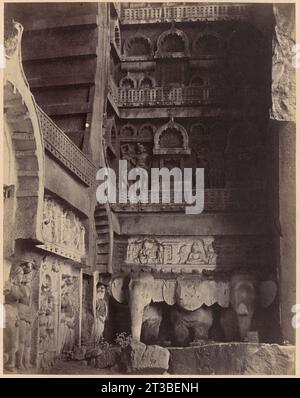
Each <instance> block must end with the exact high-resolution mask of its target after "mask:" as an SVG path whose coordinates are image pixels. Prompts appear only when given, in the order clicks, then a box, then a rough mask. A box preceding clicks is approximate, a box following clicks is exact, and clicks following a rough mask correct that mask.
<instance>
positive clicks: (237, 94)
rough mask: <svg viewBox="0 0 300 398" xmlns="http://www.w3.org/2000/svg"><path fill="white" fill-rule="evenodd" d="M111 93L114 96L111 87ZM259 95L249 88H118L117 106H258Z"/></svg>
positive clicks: (113, 85) (261, 94) (259, 92)
mask: <svg viewBox="0 0 300 398" xmlns="http://www.w3.org/2000/svg"><path fill="white" fill-rule="evenodd" d="M110 90H111V93H114V94H113V95H114V96H115V95H116V88H115V84H114V83H112V84H111V89H110ZM262 98H263V93H262V91H261V90H259V89H257V90H256V91H255V90H253V89H251V88H240V89H237V88H230V87H219V88H218V87H196V86H194V87H189V86H187V87H155V88H150V89H149V88H147V89H138V88H137V89H135V88H133V89H122V88H119V89H118V96H117V100H116V102H117V105H118V106H119V107H140V106H154V107H155V106H178V105H223V104H228V101H229V100H230V102H232V103H233V104H236V105H244V104H245V105H246V104H253V105H254V104H259V103H261V102H262Z"/></svg>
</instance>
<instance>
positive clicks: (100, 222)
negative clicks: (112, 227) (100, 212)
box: [95, 219, 108, 226]
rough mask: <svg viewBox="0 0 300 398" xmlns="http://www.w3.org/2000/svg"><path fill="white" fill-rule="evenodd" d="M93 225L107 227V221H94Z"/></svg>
mask: <svg viewBox="0 0 300 398" xmlns="http://www.w3.org/2000/svg"><path fill="white" fill-rule="evenodd" d="M95 224H96V226H97V225H108V220H107V219H106V220H105V219H104V220H103V219H102V220H96V221H95Z"/></svg>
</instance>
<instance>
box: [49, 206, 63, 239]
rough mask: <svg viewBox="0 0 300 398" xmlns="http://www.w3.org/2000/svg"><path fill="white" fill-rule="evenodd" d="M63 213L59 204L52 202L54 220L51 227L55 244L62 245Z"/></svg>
mask: <svg viewBox="0 0 300 398" xmlns="http://www.w3.org/2000/svg"><path fill="white" fill-rule="evenodd" d="M61 216H62V215H61V211H60V207H59V205H58V204H57V203H55V202H54V201H52V220H51V227H52V242H54V243H61V241H62V237H61V232H62V228H61Z"/></svg>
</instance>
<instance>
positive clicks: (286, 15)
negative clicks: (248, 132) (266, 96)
mask: <svg viewBox="0 0 300 398" xmlns="http://www.w3.org/2000/svg"><path fill="white" fill-rule="evenodd" d="M273 11H274V17H275V23H276V25H275V33H274V37H273V62H272V64H273V65H272V111H271V117H272V118H273V119H276V120H284V121H294V120H295V111H296V74H295V67H294V66H293V62H292V59H293V56H295V53H294V52H293V46H294V44H295V25H294V22H295V9H294V5H292V4H276V5H274V6H273Z"/></svg>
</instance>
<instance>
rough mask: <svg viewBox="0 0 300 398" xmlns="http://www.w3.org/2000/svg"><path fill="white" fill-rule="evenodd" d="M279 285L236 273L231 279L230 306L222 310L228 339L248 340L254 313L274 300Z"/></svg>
mask: <svg viewBox="0 0 300 398" xmlns="http://www.w3.org/2000/svg"><path fill="white" fill-rule="evenodd" d="M276 294H277V285H276V283H275V282H274V281H272V280H268V281H263V282H258V281H257V280H256V279H255V278H254V277H253V276H251V275H248V274H237V275H234V276H233V277H232V278H231V280H230V299H229V300H230V308H226V309H224V310H223V311H222V314H221V318H220V324H221V328H222V330H223V333H224V337H225V340H226V341H246V340H247V336H248V332H249V331H251V327H252V320H253V316H254V314H255V313H256V312H257V311H258V309H259V307H260V306H261V307H262V308H267V307H269V306H270V305H271V304H272V302H273V301H274V299H275V297H276Z"/></svg>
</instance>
